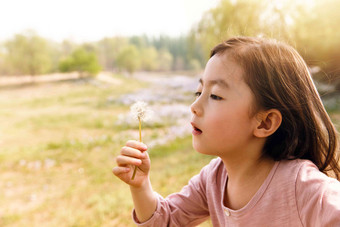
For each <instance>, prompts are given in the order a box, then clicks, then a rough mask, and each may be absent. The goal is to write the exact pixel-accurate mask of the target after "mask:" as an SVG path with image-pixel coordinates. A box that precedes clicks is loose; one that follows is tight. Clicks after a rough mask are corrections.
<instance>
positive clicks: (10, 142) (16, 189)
mask: <svg viewBox="0 0 340 227" xmlns="http://www.w3.org/2000/svg"><path fill="white" fill-rule="evenodd" d="M115 77H116V78H115V79H116V82H117V83H116V84H105V83H98V82H93V81H85V80H72V81H64V82H53V83H39V84H33V85H26V86H19V87H11V88H9V87H7V88H5V87H3V88H0V116H1V118H0V163H1V165H0V201H1V202H0V226H25V227H26V226H39V227H40V226H49V227H54V226H58V227H60V226H72V227H76V226H134V225H133V223H132V220H131V210H132V207H133V206H132V201H131V196H130V193H129V190H128V187H127V186H126V185H125V184H124V183H122V182H120V181H119V180H118V179H116V178H115V177H114V176H113V174H112V173H111V169H112V168H113V167H114V166H115V161H114V158H115V156H116V155H117V153H118V152H119V151H120V148H121V147H122V146H123V145H124V143H125V141H126V140H127V139H137V138H131V135H134V133H135V134H136V135H137V134H138V133H137V129H136V128H132V129H127V128H126V127H121V126H117V125H116V124H115V122H116V121H117V120H118V116H119V114H122V113H126V112H128V111H129V106H127V105H123V104H120V103H119V102H115V100H116V99H118V98H119V97H121V95H123V94H128V93H131V92H133V91H136V90H138V89H141V88H146V87H148V84H147V83H146V82H140V81H137V80H134V79H131V78H130V79H129V78H125V77H122V76H115ZM331 115H332V118H333V120H334V122H335V123H337V124H339V123H340V114H339V112H336V111H334V112H332V113H331ZM168 126H169V125H166V124H165V125H158V126H157V127H156V128H148V127H146V128H144V130H145V132H148V133H149V135H150V136H149V137H146V139H145V140H144V142H145V143H148V141H147V140H148V138H151V137H152V138H154V137H157V136H162V134H161V133H158V132H159V131H162V130H163V128H165V127H168ZM129 130H130V131H131V130H132V134H131V133H126V131H129ZM150 157H151V161H152V170H151V179H152V184H153V188H154V189H155V190H156V191H157V192H159V193H160V194H161V195H163V196H166V195H168V194H170V193H172V192H176V191H178V190H180V189H181V188H182V187H183V186H184V185H185V184H186V183H187V181H188V180H189V179H190V178H191V177H192V176H193V175H195V174H197V173H198V172H199V170H200V169H201V168H202V166H204V165H205V164H207V163H208V162H209V160H210V159H211V158H212V157H209V156H203V155H200V154H197V153H196V152H195V151H194V150H193V149H192V147H191V136H189V135H188V136H185V137H181V138H178V139H176V140H174V141H173V142H171V143H169V144H166V145H163V146H156V147H153V148H152V150H151V151H150ZM201 226H210V224H209V222H208V223H205V224H202V225H201Z"/></svg>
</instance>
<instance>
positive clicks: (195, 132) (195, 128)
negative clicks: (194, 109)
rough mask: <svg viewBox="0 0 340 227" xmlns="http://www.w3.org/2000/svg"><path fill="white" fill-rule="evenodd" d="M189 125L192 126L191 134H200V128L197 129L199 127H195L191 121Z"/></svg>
mask: <svg viewBox="0 0 340 227" xmlns="http://www.w3.org/2000/svg"><path fill="white" fill-rule="evenodd" d="M191 125H192V128H193V130H192V134H193V135H196V136H197V135H201V134H202V130H201V129H199V128H197V127H196V126H195V125H194V124H193V123H191Z"/></svg>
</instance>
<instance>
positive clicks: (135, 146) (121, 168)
mask: <svg viewBox="0 0 340 227" xmlns="http://www.w3.org/2000/svg"><path fill="white" fill-rule="evenodd" d="M146 150H147V147H146V145H145V144H143V143H140V142H138V141H133V140H130V141H128V142H127V143H126V146H124V147H123V148H122V149H121V152H120V155H118V157H117V158H116V162H117V165H118V166H117V167H115V168H113V170H112V172H113V173H114V174H115V175H116V176H117V177H118V178H120V179H121V180H122V181H124V182H125V183H127V184H129V185H130V191H131V195H132V199H133V203H134V206H135V212H136V215H137V218H138V220H139V221H140V222H144V221H147V220H148V219H149V218H150V217H151V216H152V215H153V213H154V212H155V210H156V206H157V197H156V196H155V194H154V193H153V190H152V187H151V183H150V179H149V170H150V158H149V155H148V153H147V152H145V151H146ZM135 166H137V167H138V169H137V172H136V175H135V178H134V179H133V180H132V179H131V178H132V174H133V170H134V167H135Z"/></svg>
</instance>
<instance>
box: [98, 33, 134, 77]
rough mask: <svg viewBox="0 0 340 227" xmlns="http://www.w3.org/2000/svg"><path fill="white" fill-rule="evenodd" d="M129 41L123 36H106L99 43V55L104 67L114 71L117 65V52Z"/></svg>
mask: <svg viewBox="0 0 340 227" xmlns="http://www.w3.org/2000/svg"><path fill="white" fill-rule="evenodd" d="M128 43H129V42H128V39H127V38H123V37H112V38H104V39H102V40H100V41H99V42H98V43H97V56H98V60H99V62H100V65H102V67H103V69H105V70H109V71H112V70H114V69H115V68H116V67H117V64H116V59H117V54H118V53H119V52H120V51H121V49H122V48H124V47H125V46H126V45H127V44H128Z"/></svg>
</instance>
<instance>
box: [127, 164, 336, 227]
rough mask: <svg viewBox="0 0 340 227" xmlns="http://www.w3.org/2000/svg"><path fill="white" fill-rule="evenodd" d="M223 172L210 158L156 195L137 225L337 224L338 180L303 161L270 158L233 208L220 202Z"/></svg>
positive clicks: (223, 188) (224, 170) (158, 226)
mask: <svg viewBox="0 0 340 227" xmlns="http://www.w3.org/2000/svg"><path fill="white" fill-rule="evenodd" d="M227 176H228V175H227V172H226V169H225V167H224V164H223V162H222V160H221V159H220V158H216V159H213V160H212V161H211V162H210V164H209V165H207V166H205V167H204V168H203V169H202V170H201V172H200V174H198V175H196V176H194V177H193V178H192V179H191V180H190V181H189V184H188V185H187V186H185V187H184V188H183V189H182V190H181V191H180V192H179V193H175V194H171V195H169V196H168V197H167V198H166V199H163V198H162V197H161V196H160V195H158V204H157V210H156V211H155V213H154V214H153V216H152V217H151V218H150V219H149V220H148V221H146V222H144V223H138V220H137V218H136V215H135V212H133V218H134V221H135V222H136V224H138V225H139V226H157V227H162V226H181V227H189V226H196V225H198V224H199V223H201V222H203V221H205V220H207V219H208V218H209V217H210V218H211V221H212V224H213V225H214V226H242V227H244V226H261V227H262V226H280V227H282V226H287V227H288V226H289V227H292V226H331V227H333V226H340V182H339V181H337V180H335V179H333V178H330V177H327V176H326V175H325V174H323V173H321V172H320V171H319V170H318V169H317V167H316V166H315V165H314V164H313V163H312V162H310V161H307V160H301V159H298V160H289V161H288V160H285V161H280V162H276V163H275V165H274V167H273V168H272V170H271V171H270V173H269V175H268V177H267V178H266V180H265V181H264V183H263V184H262V186H261V187H260V189H259V190H258V191H257V192H256V194H255V195H254V196H253V198H252V199H251V200H250V201H249V203H248V204H247V205H246V206H244V207H243V208H242V209H239V210H232V209H229V208H228V207H225V206H224V205H223V195H224V190H225V185H226V181H227Z"/></svg>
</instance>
